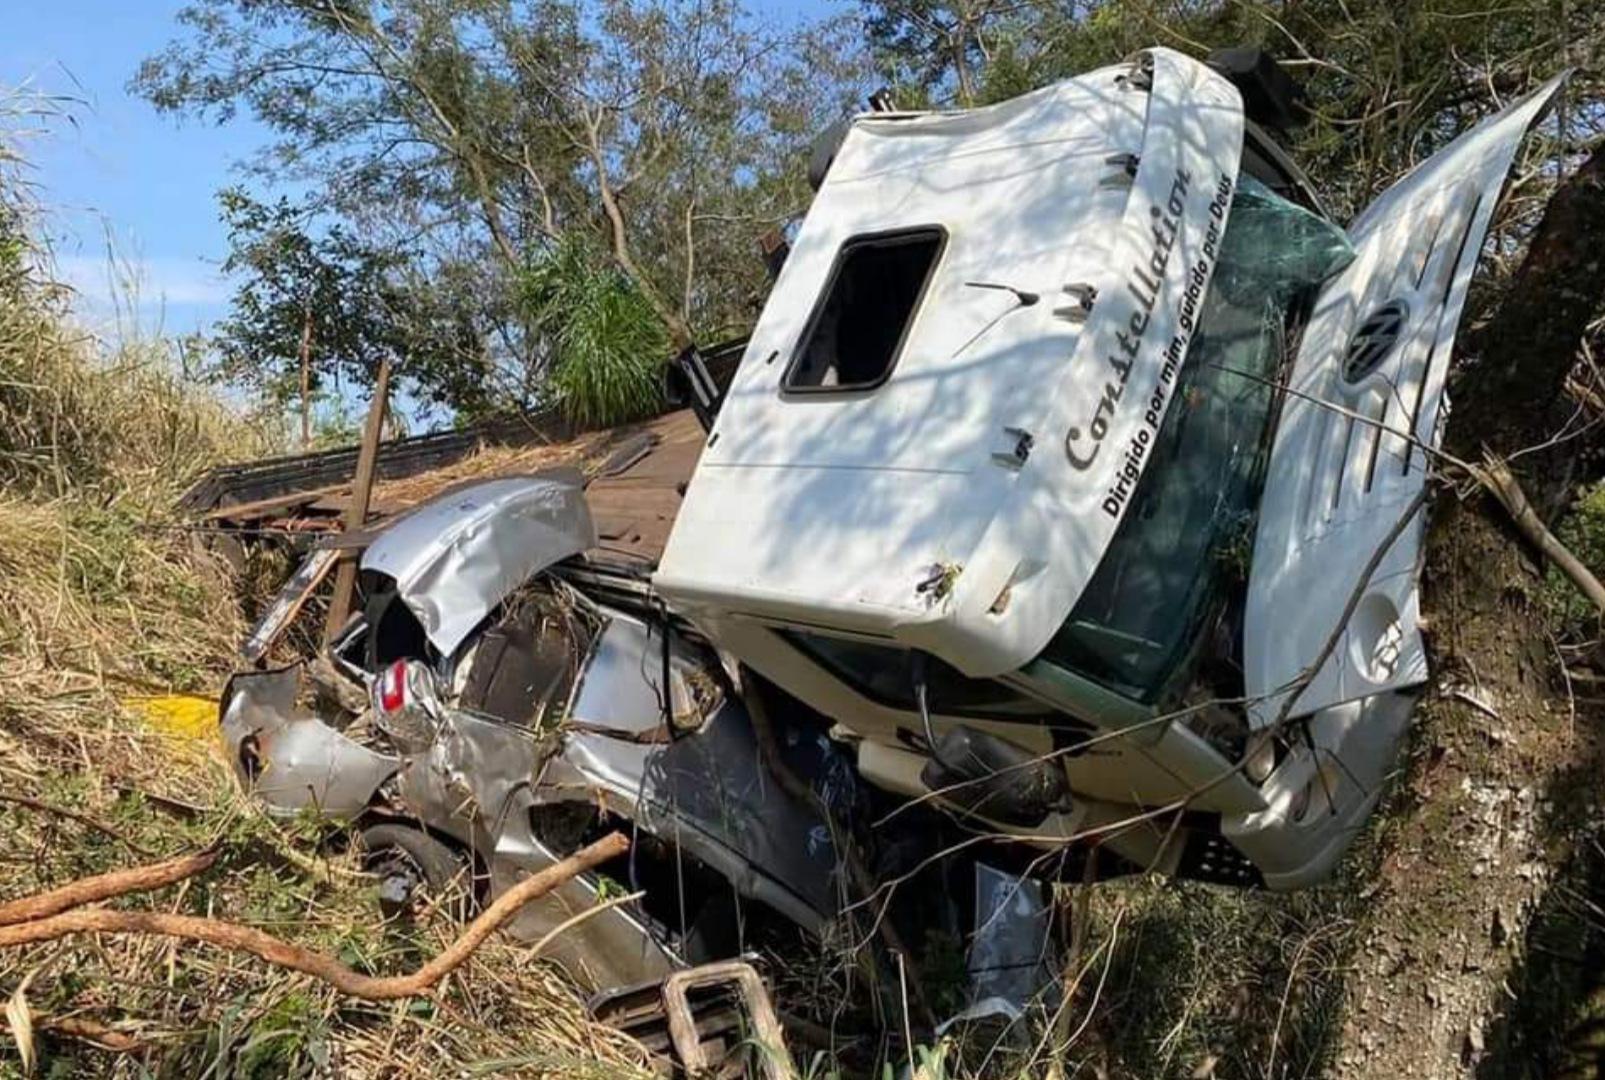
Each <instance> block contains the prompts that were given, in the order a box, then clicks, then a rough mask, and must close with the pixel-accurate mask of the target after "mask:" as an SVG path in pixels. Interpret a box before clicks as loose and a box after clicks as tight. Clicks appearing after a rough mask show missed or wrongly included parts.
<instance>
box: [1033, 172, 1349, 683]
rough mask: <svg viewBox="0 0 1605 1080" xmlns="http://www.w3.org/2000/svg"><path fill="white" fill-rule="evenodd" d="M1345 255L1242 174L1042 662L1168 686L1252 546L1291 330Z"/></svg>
mask: <svg viewBox="0 0 1605 1080" xmlns="http://www.w3.org/2000/svg"><path fill="white" fill-rule="evenodd" d="M1353 258H1354V249H1353V248H1352V247H1351V246H1350V244H1349V241H1348V238H1347V237H1346V236H1345V235H1344V233H1343V231H1342V230H1341V229H1339V228H1338V227H1337V226H1335V225H1333V224H1332V223H1330V222H1328V221H1326V220H1324V219H1322V218H1320V217H1317V216H1316V215H1314V214H1312V213H1310V212H1309V211H1307V210H1304V209H1302V208H1300V207H1298V206H1295V205H1294V204H1293V203H1291V202H1288V201H1287V200H1286V199H1283V198H1281V197H1280V196H1278V195H1276V194H1275V193H1273V192H1272V191H1271V190H1270V189H1269V188H1267V187H1266V186H1265V185H1264V184H1261V183H1259V182H1258V181H1256V180H1253V179H1252V178H1249V177H1247V176H1244V177H1242V178H1241V180H1240V181H1239V187H1238V190H1237V193H1236V194H1235V195H1234V196H1233V198H1232V209H1231V213H1230V215H1229V217H1228V219H1227V226H1226V234H1225V236H1224V238H1223V240H1222V243H1221V253H1220V259H1219V262H1218V264H1217V265H1216V268H1215V274H1214V277H1213V279H1212V281H1211V284H1210V289H1209V294H1208V296H1207V297H1206V298H1205V303H1204V310H1203V313H1202V315H1201V316H1200V319H1199V327H1198V332H1197V334H1196V335H1195V336H1194V339H1193V342H1192V346H1191V348H1190V349H1189V350H1188V354H1187V360H1186V364H1185V366H1184V367H1183V369H1182V373H1181V375H1180V377H1179V379H1178V387H1177V396H1176V398H1175V400H1174V401H1172V403H1171V406H1170V410H1169V412H1168V413H1167V414H1166V416H1165V420H1164V423H1163V425H1162V426H1161V427H1160V430H1159V434H1158V437H1157V439H1156V442H1155V446H1154V451H1153V454H1152V456H1151V457H1150V459H1149V462H1148V467H1147V469H1146V471H1145V472H1144V473H1143V477H1142V479H1141V481H1140V482H1139V483H1138V486H1137V490H1136V492H1135V494H1134V495H1133V496H1132V503H1131V505H1130V506H1129V507H1128V508H1127V511H1126V516H1125V518H1124V519H1123V520H1122V521H1121V523H1120V527H1119V528H1118V529H1117V530H1116V532H1115V536H1114V539H1113V540H1112V541H1111V542H1110V544H1109V549H1108V550H1107V551H1106V552H1105V553H1104V556H1103V560H1102V561H1101V562H1100V563H1099V564H1098V569H1097V570H1096V571H1095V572H1094V574H1093V577H1092V580H1091V581H1090V582H1089V583H1088V585H1087V588H1086V590H1085V591H1084V592H1083V593H1082V595H1081V599H1080V600H1079V601H1078V602H1077V603H1076V606H1075V608H1074V609H1073V610H1072V611H1071V612H1070V617H1069V618H1068V619H1067V620H1066V621H1065V623H1064V625H1063V626H1062V627H1061V628H1060V630H1059V632H1058V633H1057V634H1056V635H1055V636H1054V638H1053V640H1052V641H1051V642H1049V644H1048V647H1047V648H1046V649H1045V650H1044V652H1043V659H1045V660H1047V661H1048V662H1050V663H1053V664H1057V665H1058V666H1060V667H1064V668H1068V669H1070V670H1073V671H1075V672H1077V673H1079V674H1081V675H1083V676H1086V677H1087V678H1090V679H1092V680H1093V681H1095V682H1097V683H1100V684H1101V685H1103V686H1106V687H1108V688H1109V689H1111V690H1114V691H1116V692H1118V693H1121V694H1124V695H1126V696H1127V697H1131V698H1135V699H1137V700H1140V701H1153V700H1154V699H1155V698H1157V697H1158V696H1159V695H1160V694H1161V693H1162V692H1163V691H1164V690H1165V688H1166V687H1167V686H1168V685H1169V684H1170V682H1171V679H1172V676H1173V675H1174V674H1175V673H1176V672H1177V670H1178V668H1179V666H1180V665H1181V663H1182V662H1183V661H1184V660H1185V659H1186V657H1187V656H1188V654H1189V652H1190V650H1191V648H1192V646H1193V644H1194V642H1195V639H1196V638H1197V636H1198V633H1199V632H1200V630H1201V629H1202V627H1203V625H1204V624H1205V621H1206V619H1207V618H1208V617H1209V616H1210V615H1211V614H1212V613H1213V612H1215V611H1217V610H1219V603H1220V602H1221V601H1223V600H1224V598H1225V595H1226V591H1227V590H1228V589H1229V588H1230V587H1232V586H1233V585H1234V584H1238V583H1240V582H1242V581H1243V580H1245V579H1246V576H1247V571H1248V561H1249V557H1250V555H1251V553H1252V550H1253V542H1254V525H1255V512H1256V510H1257V508H1258V505H1259V498H1260V489H1261V485H1262V481H1263V474H1264V465H1265V459H1266V457H1267V455H1268V452H1269V440H1268V438H1267V426H1268V424H1269V423H1270V419H1271V415H1272V411H1273V405H1274V404H1275V392H1274V390H1273V387H1272V385H1271V384H1272V383H1274V381H1275V380H1276V378H1277V376H1278V374H1279V373H1280V370H1281V368H1282V363H1283V360H1284V358H1285V357H1286V356H1287V352H1288V344H1289V342H1288V338H1289V334H1290V332H1291V331H1292V330H1293V329H1294V326H1293V323H1294V321H1295V320H1296V319H1297V318H1299V317H1301V316H1302V312H1303V311H1304V310H1305V309H1306V307H1307V303H1308V301H1309V300H1310V299H1311V298H1312V297H1313V295H1314V292H1315V290H1316V288H1317V286H1319V285H1320V283H1321V282H1322V281H1324V280H1325V279H1326V278H1328V277H1330V276H1331V275H1333V274H1335V273H1337V272H1338V271H1339V270H1341V269H1342V268H1343V267H1344V266H1347V265H1348V263H1349V262H1350V261H1351V260H1352V259H1353Z"/></svg>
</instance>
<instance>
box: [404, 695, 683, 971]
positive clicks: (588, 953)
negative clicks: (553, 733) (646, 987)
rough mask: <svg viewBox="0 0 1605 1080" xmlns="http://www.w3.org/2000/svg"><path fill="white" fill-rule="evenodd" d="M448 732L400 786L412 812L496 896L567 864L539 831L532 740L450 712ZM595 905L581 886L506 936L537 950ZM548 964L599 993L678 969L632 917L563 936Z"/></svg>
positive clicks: (444, 715)
mask: <svg viewBox="0 0 1605 1080" xmlns="http://www.w3.org/2000/svg"><path fill="white" fill-rule="evenodd" d="M439 731H440V734H439V737H438V738H437V739H436V741H435V742H434V743H433V744H432V745H431V746H430V747H429V749H428V751H427V752H426V753H424V754H423V755H421V756H419V757H417V758H416V759H414V760H413V761H411V762H410V763H409V765H408V767H407V769H406V770H405V771H404V772H402V774H401V775H400V776H399V777H398V778H397V782H396V786H397V791H398V792H399V794H400V796H401V800H402V802H403V803H404V804H405V805H406V806H407V807H408V809H410V810H411V811H412V812H413V813H415V814H417V816H418V817H419V819H420V820H421V821H422V822H423V823H424V824H425V825H427V826H428V827H429V828H431V829H435V830H438V831H440V832H443V833H445V834H447V835H449V836H451V837H453V838H455V839H456V840H458V841H459V842H461V843H463V844H465V845H467V846H468V847H469V848H470V849H471V850H473V851H475V852H476V853H477V854H478V855H479V857H480V858H481V859H482V860H483V862H484V863H485V864H486V865H487V866H488V867H489V869H490V880H491V893H492V895H496V896H499V895H500V894H501V893H503V892H505V891H506V890H507V889H508V888H510V887H512V886H513V885H514V884H516V883H517V882H519V881H521V880H523V879H524V878H526V877H528V876H529V875H530V874H533V873H536V872H537V871H540V870H543V869H545V868H546V867H548V866H550V865H552V864H553V863H555V862H558V861H559V860H560V859H561V856H560V855H558V854H557V853H555V852H554V851H552V850H551V848H549V847H547V846H546V845H545V844H543V843H542V842H541V841H540V840H539V839H538V838H537V837H536V836H535V835H534V832H533V829H532V822H531V818H530V810H531V809H532V808H534V807H535V806H536V800H535V798H534V797H533V795H532V792H531V783H532V778H533V774H534V771H535V767H536V757H537V749H536V746H535V742H534V736H533V735H532V733H531V732H529V731H526V730H524V729H523V728H518V727H513V726H510V725H508V724H504V723H502V722H500V721H496V720H492V719H488V718H485V717H481V716H476V715H475V714H473V713H469V712H464V711H462V710H460V709H443V710H441V712H440V728H439ZM596 903H597V895H596V887H595V885H594V884H592V883H591V882H590V881H588V880H586V879H584V878H575V879H572V880H570V881H567V882H565V883H564V884H563V885H561V886H559V887H558V888H557V889H554V890H553V891H552V892H551V893H548V894H547V895H546V896H543V897H539V898H537V899H535V900H532V901H531V902H530V903H528V904H526V905H525V906H524V907H523V908H522V909H521V910H520V911H519V912H518V914H517V915H516V916H515V917H514V918H513V919H512V921H511V922H509V923H508V927H507V928H508V931H509V932H510V933H512V934H513V935H514V936H515V937H518V938H520V939H522V940H525V941H537V940H540V939H541V938H543V937H545V936H546V934H547V933H549V932H550V931H552V930H554V929H556V928H557V927H558V926H559V925H561V924H562V923H563V922H564V921H565V920H567V919H569V918H571V917H573V916H574V915H576V914H578V913H580V912H581V911H584V910H586V909H588V908H591V907H594V906H595V905H596ZM543 955H545V956H547V957H548V958H550V959H553V960H556V961H557V962H558V963H559V964H561V965H562V966H563V968H564V969H565V970H566V971H568V972H569V973H570V975H572V976H573V977H574V978H576V979H578V980H580V981H581V982H584V983H588V984H590V985H592V986H597V987H601V986H617V985H620V984H624V983H632V982H639V981H641V980H644V979H659V978H662V977H663V976H664V975H666V974H668V973H669V972H670V971H673V970H674V969H675V968H676V967H677V966H679V963H678V960H677V959H676V958H675V957H674V956H673V955H672V954H670V953H669V952H668V951H667V950H666V949H665V948H664V947H663V946H662V944H660V943H659V942H658V941H657V939H656V938H655V937H654V936H653V935H652V934H651V933H650V932H649V931H648V930H647V928H646V927H644V926H642V925H641V923H640V922H638V921H637V920H636V919H635V918H634V917H632V916H631V914H630V913H629V911H628V910H627V909H625V908H614V909H612V910H610V911H606V912H603V913H601V914H600V915H596V916H594V917H592V918H590V919H587V920H586V921H585V922H584V923H582V924H580V925H579V926H576V927H574V928H573V930H572V931H569V932H567V933H565V934H562V935H559V936H558V937H557V938H555V939H553V940H552V941H551V942H550V943H549V944H548V946H547V948H546V951H545V953H544V954H543Z"/></svg>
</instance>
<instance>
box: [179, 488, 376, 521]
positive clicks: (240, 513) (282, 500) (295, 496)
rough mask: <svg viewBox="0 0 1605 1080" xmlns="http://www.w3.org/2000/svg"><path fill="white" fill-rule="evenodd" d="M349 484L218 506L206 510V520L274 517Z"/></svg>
mask: <svg viewBox="0 0 1605 1080" xmlns="http://www.w3.org/2000/svg"><path fill="white" fill-rule="evenodd" d="M350 486H351V485H350V484H332V485H330V486H329V487H321V488H314V489H312V490H311V491H297V492H294V493H292V494H289V495H278V496H275V497H274V498H271V499H257V500H256V501H255V502H248V503H238V504H236V505H234V506H220V507H218V508H217V509H216V510H211V511H208V512H207V514H206V517H205V519H204V520H206V521H257V520H259V519H261V518H265V517H276V516H278V514H279V513H280V512H282V511H285V510H297V509H300V508H301V507H302V506H305V505H306V504H308V503H312V502H317V501H318V500H319V499H321V498H325V497H326V496H329V495H333V494H335V493H337V492H341V491H345V490H346V489H347V488H348V487H350Z"/></svg>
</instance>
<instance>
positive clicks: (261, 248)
mask: <svg viewBox="0 0 1605 1080" xmlns="http://www.w3.org/2000/svg"><path fill="white" fill-rule="evenodd" d="M220 201H221V202H222V206H223V219H224V221H225V222H226V223H227V224H228V229H229V242H230V245H231V247H232V249H233V250H232V251H231V252H230V254H229V257H228V258H227V259H226V260H225V261H224V263H223V270H224V272H225V273H230V274H236V275H243V280H242V281H241V283H240V285H239V286H238V288H237V289H236V290H235V293H234V300H233V311H232V313H231V315H230V317H229V318H228V319H226V320H224V321H223V322H222V323H220V324H219V325H218V327H217V330H216V334H215V344H216V347H217V355H218V362H219V364H220V368H221V373H222V374H223V375H224V376H225V377H227V378H228V379H230V380H231V381H234V382H237V383H242V384H244V385H248V386H255V387H257V388H259V389H262V390H264V391H266V392H267V394H268V395H269V397H270V398H272V399H273V400H276V401H281V402H282V401H288V400H290V399H291V398H292V397H294V396H296V394H297V393H298V392H300V393H301V394H302V396H303V399H305V397H306V396H307V395H308V394H310V393H317V392H318V391H320V390H322V389H323V388H324V385H325V383H327V382H330V381H335V380H338V379H339V378H340V376H341V375H342V374H343V375H346V376H348V377H350V378H352V379H353V380H355V381H357V382H366V381H369V380H371V378H372V375H373V373H374V372H376V371H377V370H378V367H379V362H380V360H381V359H383V358H384V357H386V356H393V355H395V354H396V353H397V352H398V351H399V350H400V347H401V345H402V334H401V329H400V326H399V324H398V321H397V319H396V317H395V314H394V313H395V312H397V311H399V310H400V309H401V306H402V299H403V298H402V296H401V295H400V291H399V290H398V289H397V288H395V286H394V285H393V284H392V282H391V281H390V280H389V278H388V276H387V275H388V272H389V271H390V269H391V268H392V267H393V266H394V265H395V264H396V263H397V262H398V261H399V260H400V259H401V258H402V255H401V254H400V253H399V252H395V251H379V250H375V249H373V248H370V247H368V246H366V245H364V244H363V243H361V242H360V241H358V240H356V239H355V238H353V237H352V236H351V235H350V234H349V233H348V232H346V230H344V229H343V228H341V227H340V226H339V225H335V226H333V227H331V228H330V229H328V230H327V231H326V232H324V233H323V234H322V235H321V236H315V235H313V234H312V233H311V232H310V231H309V229H308V222H307V215H306V214H305V213H304V212H300V211H297V210H295V209H293V208H292V207H291V206H290V203H289V201H288V200H286V199H280V200H279V201H278V203H276V204H274V205H267V204H264V203H261V202H258V201H256V200H255V199H252V198H251V197H250V196H248V195H246V194H245V193H244V192H242V191H239V190H237V189H230V190H227V191H224V192H223V193H222V194H221V195H220ZM303 350H305V353H306V355H307V356H308V358H309V363H308V364H307V370H306V371H305V372H304V373H303V372H302V370H301V363H300V358H301V355H302V353H303ZM303 377H304V378H305V380H306V385H305V386H304V387H302V386H301V385H300V384H301V380H302V379H303ZM302 404H303V416H305V415H306V409H307V406H308V402H307V401H306V400H303V403H302Z"/></svg>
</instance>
